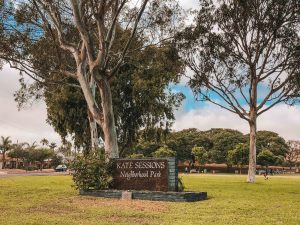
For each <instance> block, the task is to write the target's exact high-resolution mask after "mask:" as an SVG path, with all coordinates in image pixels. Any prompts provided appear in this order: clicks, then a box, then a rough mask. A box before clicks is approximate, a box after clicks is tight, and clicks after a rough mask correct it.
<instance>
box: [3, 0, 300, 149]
mask: <svg viewBox="0 0 300 225" xmlns="http://www.w3.org/2000/svg"><path fill="white" fill-rule="evenodd" d="M181 2H182V3H183V0H182V1H181ZM196 4H197V0H189V1H186V0H185V1H184V4H183V6H184V7H185V8H191V7H194V6H195V5H196ZM18 79H19V73H18V71H16V70H14V69H10V68H9V67H8V66H7V65H5V66H4V68H3V70H1V71H0V136H10V137H11V139H12V140H13V142H17V141H19V142H24V141H26V142H29V143H32V142H34V141H37V142H39V141H40V140H41V139H43V138H47V139H48V140H49V141H50V142H57V143H60V137H59V135H58V134H56V133H55V132H54V130H53V128H52V127H51V126H50V125H48V124H47V123H46V118H47V111H46V105H45V103H44V102H43V101H39V102H36V103H35V104H33V105H32V106H31V107H29V108H26V109H23V110H21V111H18V109H17V104H16V102H15V101H14V96H13V94H14V92H15V91H17V90H18V88H19V84H18ZM185 81H186V80H185V79H183V80H182V82H181V83H180V84H179V85H177V86H176V87H172V88H173V90H174V91H181V92H183V93H184V94H185V96H186V99H185V100H184V102H183V104H182V106H181V107H180V108H179V109H178V110H177V111H176V112H175V118H176V120H175V122H174V125H173V129H174V130H181V129H187V128H198V129H199V130H208V129H211V128H231V129H236V130H239V131H241V132H243V133H248V132H249V127H248V124H247V122H246V121H244V120H242V119H240V118H239V117H238V116H237V115H235V114H233V113H230V112H227V111H226V110H223V109H221V108H219V107H217V106H214V105H212V104H208V103H203V102H201V103H200V102H196V101H195V100H194V96H193V93H192V92H191V90H190V89H189V88H188V87H187V85H186V84H185ZM257 124H258V130H270V131H274V132H276V133H278V134H279V135H280V136H282V137H283V138H285V139H286V140H291V139H293V140H300V106H294V107H290V106H286V105H283V104H281V105H277V106H275V107H274V108H272V109H271V110H269V111H268V112H266V113H264V114H263V115H262V116H261V117H259V118H258V123H257Z"/></svg>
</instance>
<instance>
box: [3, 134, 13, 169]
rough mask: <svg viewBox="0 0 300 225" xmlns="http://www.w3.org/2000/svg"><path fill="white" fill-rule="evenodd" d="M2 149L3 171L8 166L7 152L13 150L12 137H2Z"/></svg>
mask: <svg viewBox="0 0 300 225" xmlns="http://www.w3.org/2000/svg"><path fill="white" fill-rule="evenodd" d="M0 148H1V150H2V162H3V164H2V169H4V168H5V166H6V161H5V160H6V158H5V156H6V152H7V151H9V150H10V149H11V148H12V141H11V139H10V137H3V136H1V144H0Z"/></svg>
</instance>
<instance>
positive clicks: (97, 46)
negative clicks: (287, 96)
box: [0, 0, 175, 158]
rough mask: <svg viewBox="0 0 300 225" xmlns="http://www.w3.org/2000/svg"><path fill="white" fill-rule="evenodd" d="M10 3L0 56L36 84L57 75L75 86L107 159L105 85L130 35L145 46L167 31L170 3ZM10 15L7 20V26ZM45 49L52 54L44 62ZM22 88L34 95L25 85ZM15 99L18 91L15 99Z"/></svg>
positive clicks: (109, 120)
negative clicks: (48, 45)
mask: <svg viewBox="0 0 300 225" xmlns="http://www.w3.org/2000/svg"><path fill="white" fill-rule="evenodd" d="M8 2H9V1H8ZM12 2H14V3H15V6H16V7H14V6H13V5H10V4H7V5H4V7H2V8H3V9H4V10H5V13H3V12H2V13H1V15H2V16H6V18H4V19H2V21H4V23H5V24H4V25H2V29H3V30H4V32H0V33H1V35H2V36H3V39H1V42H2V48H1V52H2V53H1V54H0V55H1V56H0V58H1V59H2V60H4V61H5V62H8V63H10V65H11V67H15V68H17V69H19V70H20V71H21V72H22V73H26V74H27V75H29V76H31V77H32V78H33V79H34V80H35V81H37V83H36V86H40V85H41V84H43V83H44V82H53V81H52V80H51V79H50V78H51V77H54V76H59V75H60V76H63V78H62V79H61V81H60V83H65V82H68V85H70V86H77V87H79V88H80V89H81V91H82V93H83V96H84V99H85V102H86V104H87V107H88V112H89V120H90V126H91V127H92V126H93V128H94V129H91V136H92V137H94V136H96V135H97V132H96V128H97V126H100V127H101V130H102V132H103V136H104V142H105V152H106V154H107V156H108V157H109V158H115V157H118V156H119V150H118V143H117V134H116V126H115V118H114V112H113V102H112V99H113V98H112V93H111V82H112V81H113V79H118V78H119V70H120V69H121V68H122V67H123V66H124V64H125V62H126V61H127V59H128V58H127V56H128V51H129V48H130V46H131V44H132V42H133V40H134V38H135V35H136V34H139V35H142V34H144V37H143V39H144V40H145V41H147V44H151V40H152V41H154V42H157V41H159V40H160V39H161V38H165V37H166V35H165V34H166V33H167V31H166V30H168V28H169V27H168V26H167V25H166V24H171V20H172V19H173V18H174V13H173V11H172V10H170V7H169V6H170V5H174V4H175V3H173V1H159V0H141V1H136V2H135V3H133V2H132V1H128V0H108V1H105V0H101V1H95V0H87V1H79V0H53V1H47V0H28V1H21V0H19V1H12ZM12 17H13V18H14V20H13V22H9V20H10V19H11V18H12ZM18 25H19V26H18ZM118 27H120V28H121V29H123V30H124V32H125V33H126V36H127V37H126V38H124V39H123V42H122V44H119V47H118V48H113V46H114V44H115V39H116V36H117V32H116V30H117V29H118ZM148 27H150V29H147V28H148ZM44 37H51V44H52V46H53V48H52V49H45V48H44V47H43V40H45V38H44ZM37 48H44V51H43V54H39V55H38V57H36V56H35V57H32V56H33V55H34V54H33V53H34V51H35V50H37ZM47 51H55V53H56V54H55V55H54V56H53V58H48V54H47ZM48 60H49V62H48ZM64 61H68V62H69V64H64V63H62V62H64ZM49 63H51V65H50V67H49ZM44 64H45V66H46V68H43V65H44ZM68 78H70V79H71V80H73V82H70V81H69V80H68ZM23 87H25V88H24V89H27V90H29V91H32V92H33V93H34V92H35V91H34V90H35V89H30V88H28V87H26V85H23ZM34 94H36V93H34ZM20 96H21V97H22V96H23V95H22V93H21V94H20V95H19V96H17V97H20ZM93 139H94V140H95V138H93Z"/></svg>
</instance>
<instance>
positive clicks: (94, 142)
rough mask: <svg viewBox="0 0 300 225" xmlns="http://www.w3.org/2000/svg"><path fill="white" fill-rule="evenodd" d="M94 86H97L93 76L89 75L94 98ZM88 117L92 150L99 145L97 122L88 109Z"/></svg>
mask: <svg viewBox="0 0 300 225" xmlns="http://www.w3.org/2000/svg"><path fill="white" fill-rule="evenodd" d="M96 87H97V86H96V82H95V80H94V78H93V77H91V81H90V88H91V91H92V95H93V98H94V99H95V98H96ZM88 118H89V124H90V131H91V147H92V150H95V149H97V148H98V147H99V137H98V129H97V123H96V121H95V120H94V118H93V115H92V114H91V113H90V112H89V111H88Z"/></svg>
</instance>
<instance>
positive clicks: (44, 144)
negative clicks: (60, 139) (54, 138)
mask: <svg viewBox="0 0 300 225" xmlns="http://www.w3.org/2000/svg"><path fill="white" fill-rule="evenodd" d="M40 143H41V144H42V145H43V146H47V145H48V144H49V141H48V140H47V139H46V138H43V139H42V140H41V141H40Z"/></svg>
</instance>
